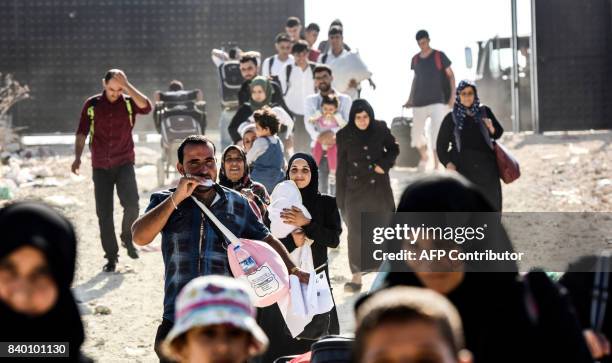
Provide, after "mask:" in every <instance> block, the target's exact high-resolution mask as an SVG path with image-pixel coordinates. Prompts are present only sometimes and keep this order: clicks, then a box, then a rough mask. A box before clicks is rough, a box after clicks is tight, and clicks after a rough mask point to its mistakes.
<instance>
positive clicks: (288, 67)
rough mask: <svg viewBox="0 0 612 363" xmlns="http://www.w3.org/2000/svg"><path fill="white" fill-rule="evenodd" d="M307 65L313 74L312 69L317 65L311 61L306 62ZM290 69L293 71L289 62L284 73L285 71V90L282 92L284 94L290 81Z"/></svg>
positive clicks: (287, 90)
mask: <svg viewBox="0 0 612 363" xmlns="http://www.w3.org/2000/svg"><path fill="white" fill-rule="evenodd" d="M308 66H309V67H310V71H311V72H312V74H313V75H314V70H315V68H316V67H317V64H316V63H313V62H308ZM291 71H293V67H292V66H291V64H288V65H287V68H285V73H286V75H285V76H286V80H287V89H286V90H285V93H284V94H283V95H284V96H286V95H287V93H288V92H289V87H290V86H291V82H290V81H289V80H290V79H291V78H290V77H291Z"/></svg>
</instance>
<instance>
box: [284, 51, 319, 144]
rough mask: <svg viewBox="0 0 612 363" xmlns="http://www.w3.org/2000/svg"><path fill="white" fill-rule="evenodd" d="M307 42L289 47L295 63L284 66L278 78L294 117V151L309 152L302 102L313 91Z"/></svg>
mask: <svg viewBox="0 0 612 363" xmlns="http://www.w3.org/2000/svg"><path fill="white" fill-rule="evenodd" d="M308 52H309V49H308V43H307V42H306V41H305V40H299V41H297V42H296V43H295V44H293V47H292V48H291V54H292V55H293V59H294V61H295V64H288V65H286V66H285V69H284V71H282V72H281V73H280V74H279V75H278V78H279V80H280V84H281V89H282V90H283V94H284V97H285V103H286V104H287V106H288V107H289V110H291V113H293V115H294V118H295V129H294V130H293V135H294V149H295V152H306V153H310V136H309V135H308V133H307V132H306V128H305V126H304V102H305V100H306V97H307V96H309V95H311V94H312V93H313V92H315V86H314V73H313V70H314V69H315V64H314V63H310V62H309V61H308Z"/></svg>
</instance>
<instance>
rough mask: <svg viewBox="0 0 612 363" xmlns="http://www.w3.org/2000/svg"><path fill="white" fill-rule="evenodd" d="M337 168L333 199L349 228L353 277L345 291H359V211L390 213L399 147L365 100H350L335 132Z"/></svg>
mask: <svg viewBox="0 0 612 363" xmlns="http://www.w3.org/2000/svg"><path fill="white" fill-rule="evenodd" d="M336 144H337V145H338V169H337V171H336V186H337V190H336V198H337V201H338V207H339V208H340V210H341V211H342V216H343V217H344V221H345V222H346V225H347V227H348V249H349V264H350V268H351V273H352V274H353V278H352V280H351V281H350V282H347V283H346V284H345V285H344V288H345V290H346V291H349V292H356V291H359V290H361V272H362V271H363V266H362V264H361V252H362V251H361V248H362V241H361V213H362V212H393V211H394V210H395V202H394V200H393V191H392V190H391V181H390V179H389V170H390V169H391V168H392V167H393V164H394V163H395V159H396V158H397V155H398V154H399V146H398V145H397V142H395V138H394V137H393V135H391V131H389V128H388V127H387V124H386V123H385V122H383V121H377V120H376V119H375V118H374V110H373V109H372V106H370V104H369V103H368V101H366V100H364V99H358V100H355V101H354V102H353V105H352V106H351V111H350V114H349V122H348V124H347V125H346V126H345V127H344V128H342V129H341V130H340V131H338V133H337V134H336Z"/></svg>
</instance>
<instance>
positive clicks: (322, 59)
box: [321, 52, 329, 64]
mask: <svg viewBox="0 0 612 363" xmlns="http://www.w3.org/2000/svg"><path fill="white" fill-rule="evenodd" d="M327 57H329V53H327V52H325V54H323V57H321V63H323V64H325V63H327Z"/></svg>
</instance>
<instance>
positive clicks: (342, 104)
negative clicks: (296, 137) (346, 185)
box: [304, 64, 353, 195]
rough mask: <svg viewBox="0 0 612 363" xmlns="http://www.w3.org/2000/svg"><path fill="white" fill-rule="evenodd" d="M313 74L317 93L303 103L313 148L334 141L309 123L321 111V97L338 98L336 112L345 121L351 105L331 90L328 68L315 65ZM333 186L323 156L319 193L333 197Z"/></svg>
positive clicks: (347, 98) (331, 135)
mask: <svg viewBox="0 0 612 363" xmlns="http://www.w3.org/2000/svg"><path fill="white" fill-rule="evenodd" d="M313 73H314V85H315V88H316V89H317V90H318V91H319V92H318V93H315V94H313V95H310V96H308V97H306V102H305V103H304V125H305V127H306V131H308V134H310V138H311V140H312V142H311V146H313V145H314V143H315V142H316V141H319V142H321V143H325V144H328V143H329V142H328V141H329V140H330V139H335V137H336V135H335V134H334V132H333V131H326V132H322V133H319V132H317V130H316V128H315V125H314V123H312V122H310V120H311V119H312V118H313V117H315V116H316V113H317V111H320V110H321V102H322V101H323V96H327V95H329V94H332V93H333V94H335V95H336V97H338V103H339V104H338V112H340V114H341V115H342V118H344V120H346V121H348V119H349V113H350V111H351V104H352V103H353V101H352V99H351V97H350V96H348V95H345V94H342V93H340V92H337V91H336V90H335V89H334V88H332V86H331V84H332V81H333V80H334V78H333V76H332V70H331V68H329V66H327V65H324V64H320V65H317V66H316V67H315V69H314V71H313ZM335 186H336V183H335V180H329V166H328V162H327V155H323V157H322V158H321V163H320V165H319V191H320V192H321V193H329V194H332V195H334V194H335V192H336V191H335Z"/></svg>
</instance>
